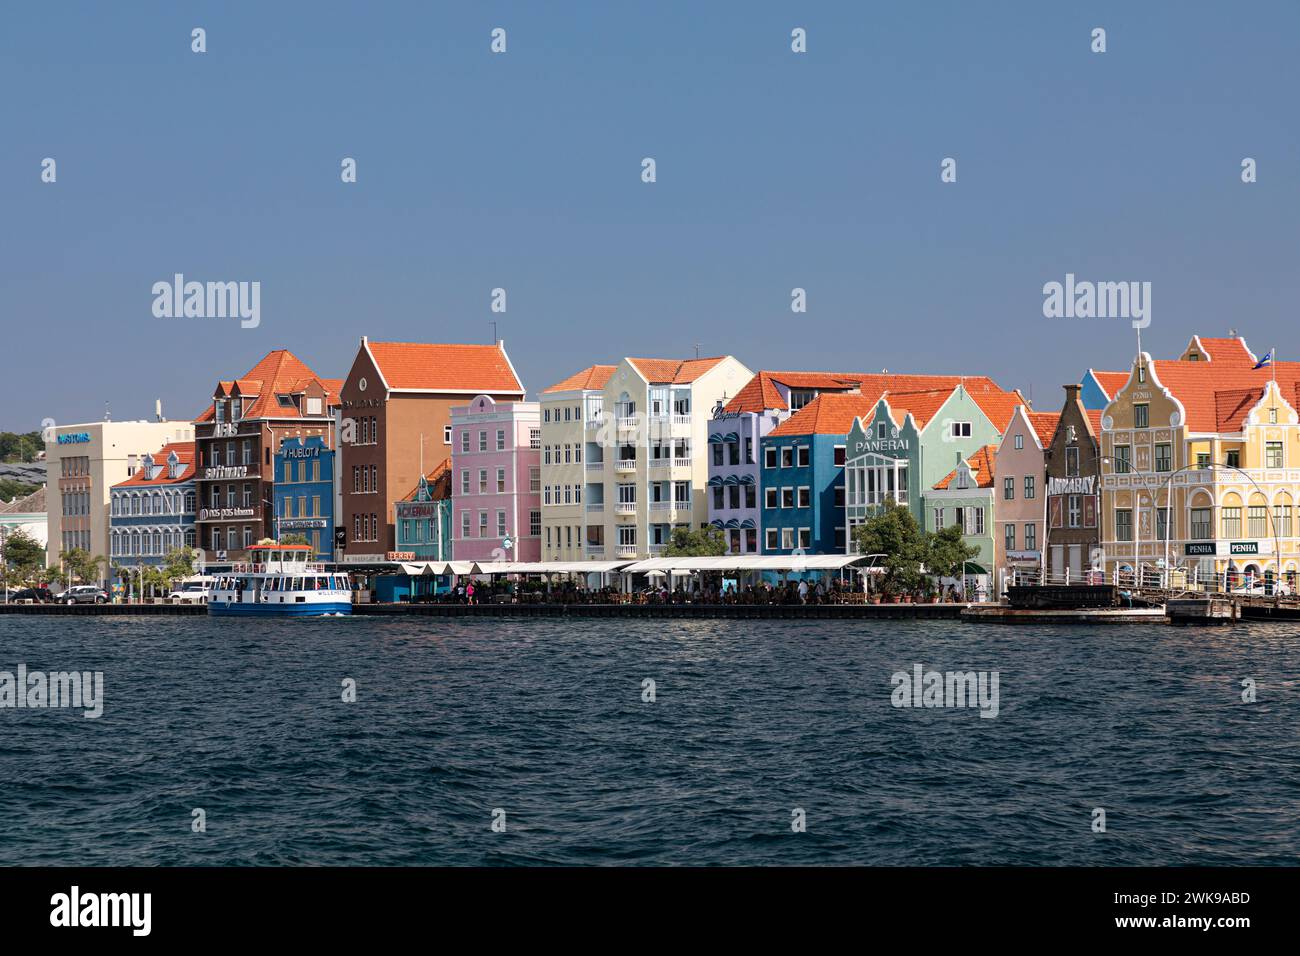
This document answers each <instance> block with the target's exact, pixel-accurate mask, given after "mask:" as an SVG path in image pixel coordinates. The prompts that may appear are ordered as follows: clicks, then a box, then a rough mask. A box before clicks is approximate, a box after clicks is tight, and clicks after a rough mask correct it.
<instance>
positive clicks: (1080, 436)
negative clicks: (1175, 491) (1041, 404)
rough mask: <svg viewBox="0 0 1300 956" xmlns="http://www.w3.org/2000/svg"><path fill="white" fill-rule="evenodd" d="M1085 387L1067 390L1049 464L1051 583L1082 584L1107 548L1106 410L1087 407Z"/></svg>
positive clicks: (1046, 549) (1046, 547)
mask: <svg viewBox="0 0 1300 956" xmlns="http://www.w3.org/2000/svg"><path fill="white" fill-rule="evenodd" d="M1081 391H1082V386H1080V385H1066V386H1065V404H1064V405H1063V406H1062V407H1061V417H1060V420H1059V421H1058V422H1057V425H1056V432H1055V434H1054V435H1053V436H1052V440H1051V444H1050V445H1049V446H1048V447H1047V448H1046V450H1045V455H1044V457H1045V458H1046V465H1047V489H1046V491H1047V529H1046V533H1045V534H1044V538H1043V557H1044V565H1045V567H1044V574H1045V580H1046V581H1048V582H1051V583H1053V584H1063V583H1065V582H1066V581H1067V580H1068V581H1070V582H1071V583H1076V582H1081V581H1082V580H1084V575H1085V572H1086V571H1087V570H1089V568H1091V567H1092V565H1093V559H1094V554H1095V553H1096V552H1097V549H1098V548H1099V547H1100V545H1101V527H1100V509H1099V505H1098V496H1099V495H1100V493H1101V457H1100V456H1101V444H1100V443H1101V411H1100V410H1098V409H1091V410H1090V409H1087V408H1084V405H1083V400H1082V398H1081V397H1080V393H1081Z"/></svg>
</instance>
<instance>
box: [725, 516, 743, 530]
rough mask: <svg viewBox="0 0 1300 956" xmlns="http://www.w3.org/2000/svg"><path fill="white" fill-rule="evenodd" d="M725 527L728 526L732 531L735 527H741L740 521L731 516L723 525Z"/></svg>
mask: <svg viewBox="0 0 1300 956" xmlns="http://www.w3.org/2000/svg"><path fill="white" fill-rule="evenodd" d="M723 527H724V528H726V529H727V530H728V531H731V530H733V529H737V528H739V527H740V522H739V521H737V520H736V519H735V518H729V519H727V523H726V524H725V525H723Z"/></svg>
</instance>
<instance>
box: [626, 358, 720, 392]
mask: <svg viewBox="0 0 1300 956" xmlns="http://www.w3.org/2000/svg"><path fill="white" fill-rule="evenodd" d="M725 358H726V356H725V355H715V356H713V357H712V358H697V359H648V358H629V359H628V362H630V363H631V365H632V367H633V368H635V369H636V370H637V371H638V372H640V373H641V375H642V377H644V378H645V380H646V381H647V382H650V383H651V384H652V385H686V384H689V383H691V382H693V381H695V380H696V379H697V378H699V377H700V376H701V375H703V374H704V373H705V372H707V371H709V370H710V369H712V368H714V367H715V366H717V365H718V363H719V362H721V361H723V360H724V359H725Z"/></svg>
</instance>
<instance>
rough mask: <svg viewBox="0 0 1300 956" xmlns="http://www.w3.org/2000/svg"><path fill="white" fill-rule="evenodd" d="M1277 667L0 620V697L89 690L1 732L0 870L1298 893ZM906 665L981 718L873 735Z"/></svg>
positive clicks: (1076, 646)
mask: <svg viewBox="0 0 1300 956" xmlns="http://www.w3.org/2000/svg"><path fill="white" fill-rule="evenodd" d="M1298 650H1300V628H1297V627H1295V626H1289V625H1287V626H1281V625H1252V626H1243V627H1238V628H1236V629H1227V628H1222V629H1178V628H1168V627H1145V626H1111V627H1106V628H1100V629H1085V628H1077V627H1068V628H1059V629H1057V628H1038V627H1034V628H1015V627H1006V626H1001V627H999V626H973V625H962V624H957V623H951V624H928V623H909V622H887V623H882V624H867V623H857V622H846V623H843V624H832V623H827V622H810V623H808V624H791V623H788V622H780V623H775V622H774V623H762V622H734V621H692V622H678V621H628V622H611V621H607V620H603V621H590V622H582V621H572V622H565V623H551V622H534V621H529V622H519V623H511V622H467V623H457V622H449V623H443V622H441V621H432V620H420V619H414V618H412V619H403V620H384V621H379V620H373V619H364V618H353V619H350V620H325V621H321V620H317V621H287V622H257V621H221V622H213V621H209V620H208V619H206V618H157V619H153V620H149V619H125V618H122V619H117V618H100V619H86V620H84V621H83V620H76V621H72V620H69V619H67V618H56V617H0V670H10V671H12V670H14V669H15V667H16V665H17V664H18V663H19V662H25V663H26V664H27V665H28V667H29V668H31V669H43V670H65V669H79V670H102V671H103V672H104V675H105V684H106V687H105V698H106V699H105V712H104V715H103V717H101V718H100V719H98V720H87V719H85V718H83V717H82V716H81V714H80V712H78V711H71V710H68V711H53V710H45V711H31V710H8V709H5V710H0V863H3V864H36V863H49V864H89V865H100V864H105V865H106V864H126V865H141V864H186V865H188V864H521V863H523V864H611V863H639V864H819V863H830V864H938V863H944V864H995V863H999V864H1179V863H1202V864H1284V863H1285V864H1295V863H1297V862H1300V814H1298V813H1297V802H1296V799H1297V794H1300V747H1298V745H1297V714H1300V708H1298V707H1297V705H1298V704H1300V687H1298V685H1297V680H1296V667H1295V661H1296V659H1297V651H1298ZM914 663H921V664H923V665H925V666H926V667H927V668H935V669H937V670H958V669H960V670H967V669H974V670H997V671H998V672H999V674H1000V685H999V691H1000V695H999V696H1000V700H999V703H1000V713H999V716H998V717H997V718H996V719H982V718H980V717H979V715H978V711H976V710H952V709H931V710H926V709H912V710H904V709H898V708H895V707H893V706H892V705H891V703H890V694H891V690H892V687H891V684H890V675H891V674H892V673H893V672H895V671H897V670H910V669H911V666H912V664H914ZM1245 677H1250V678H1253V679H1254V680H1255V681H1256V682H1257V686H1258V701H1257V702H1256V703H1253V704H1246V703H1242V702H1241V699H1240V693H1241V687H1240V681H1241V680H1242V679H1243V678H1245ZM344 678H353V679H355V680H356V682H357V688H358V699H357V702H356V703H344V702H342V700H341V693H342V689H341V682H342V681H343V679H344ZM646 678H651V679H653V680H654V681H655V682H656V698H657V699H656V701H655V702H654V703H644V702H643V701H642V681H643V680H644V679H646ZM196 807H201V808H203V810H204V811H205V812H206V816H207V832H206V833H201V834H199V833H193V832H192V831H191V811H192V810H193V809H194V808H196ZM1095 807H1101V808H1104V809H1105V811H1106V816H1107V821H1106V822H1107V832H1105V833H1103V834H1097V833H1093V832H1092V830H1091V822H1092V811H1093V808H1095ZM495 808H501V809H504V810H505V812H506V816H505V823H506V830H505V832H503V833H498V832H493V830H492V828H491V823H492V813H493V810H494V809H495ZM794 808H801V809H803V810H804V811H805V813H806V818H807V832H805V833H794V832H792V830H791V826H790V823H791V810H792V809H794Z"/></svg>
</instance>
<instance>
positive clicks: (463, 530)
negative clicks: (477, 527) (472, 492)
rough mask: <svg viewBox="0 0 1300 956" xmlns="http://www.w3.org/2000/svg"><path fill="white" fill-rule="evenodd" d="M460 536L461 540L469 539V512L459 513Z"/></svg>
mask: <svg viewBox="0 0 1300 956" xmlns="http://www.w3.org/2000/svg"><path fill="white" fill-rule="evenodd" d="M460 536H461V537H462V538H468V537H469V512H468V511H462V512H461V513H460Z"/></svg>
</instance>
